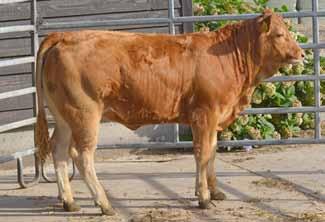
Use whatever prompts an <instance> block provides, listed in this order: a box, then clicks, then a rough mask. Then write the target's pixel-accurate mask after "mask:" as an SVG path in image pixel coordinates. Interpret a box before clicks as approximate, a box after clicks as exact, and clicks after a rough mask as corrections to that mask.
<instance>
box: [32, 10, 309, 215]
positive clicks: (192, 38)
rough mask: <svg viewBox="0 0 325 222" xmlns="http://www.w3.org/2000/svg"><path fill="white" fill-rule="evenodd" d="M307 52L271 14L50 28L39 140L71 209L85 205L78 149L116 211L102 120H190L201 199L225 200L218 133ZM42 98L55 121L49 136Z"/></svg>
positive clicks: (40, 86) (89, 178) (40, 66)
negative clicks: (70, 165) (75, 185)
mask: <svg viewBox="0 0 325 222" xmlns="http://www.w3.org/2000/svg"><path fill="white" fill-rule="evenodd" d="M302 57H303V52H302V50H301V48H300V47H299V46H298V45H297V43H296V42H295V41H294V40H293V39H292V37H291V36H290V33H289V32H288V30H287V28H286V25H285V23H284V22H283V19H282V17H280V16H278V15H276V14H274V13H272V12H271V11H265V12H264V13H263V15H262V16H259V17H257V18H255V19H251V20H247V21H244V22H240V23H237V24H232V25H228V26H226V27H224V28H222V29H220V30H218V31H215V32H207V33H192V34H183V35H176V36H172V35H161V34H133V33H122V32H109V31H78V32H62V33H53V34H51V35H49V36H48V37H47V38H46V39H45V40H44V41H43V43H42V45H41V47H40V50H39V53H38V63H37V94H38V108H39V113H38V118H37V131H36V143H37V147H38V151H39V154H40V156H41V157H42V158H43V160H44V159H45V158H46V156H47V155H48V154H49V153H50V152H52V155H53V159H54V164H55V171H56V176H57V183H58V188H59V196H60V198H61V199H62V200H63V203H64V208H65V209H66V210H67V211H75V210H78V209H79V207H78V205H76V204H75V202H74V200H73V197H72V193H71V188H70V184H69V180H68V173H67V161H68V158H69V154H70V156H71V157H72V158H73V160H74V162H75V163H76V165H77V167H78V169H79V172H80V174H81V176H82V177H83V178H84V180H85V182H86V183H87V185H88V187H89V189H90V191H91V193H92V195H93V197H94V199H95V202H96V204H98V205H99V206H100V207H101V209H102V213H103V214H107V215H111V214H113V213H114V211H113V208H112V207H111V205H110V203H109V201H108V199H107V197H106V194H105V191H104V189H103V187H102V186H101V184H100V183H99V181H98V179H97V176H96V172H95V169H94V152H95V149H96V144H97V136H98V128H99V124H100V121H101V120H102V119H108V120H110V121H116V122H119V123H122V124H124V125H125V126H127V127H129V128H131V129H136V128H137V127H139V126H142V125H145V124H157V123H167V122H168V123H182V124H188V125H190V126H191V128H192V132H193V144H194V155H195V159H196V166H197V178H196V194H197V195H198V196H199V205H200V207H201V208H207V207H208V205H209V201H210V199H214V200H215V199H224V198H225V195H224V194H223V193H222V192H220V191H219V190H218V189H217V187H216V176H215V169H214V159H215V148H214V147H215V145H216V131H220V130H222V129H224V128H225V127H227V126H228V125H229V124H230V123H232V122H233V120H234V119H235V118H236V117H237V115H238V114H239V112H240V111H242V110H243V109H244V107H245V106H246V105H248V104H249V103H250V96H251V94H252V92H253V90H254V88H255V87H256V86H257V84H258V83H259V82H261V80H263V79H265V78H267V77H270V76H271V75H273V74H274V73H275V72H276V71H277V70H278V68H279V67H280V66H282V65H284V64H288V63H296V62H298V61H299V60H301V59H302ZM44 95H45V99H46V101H47V104H48V106H49V109H50V111H51V113H52V114H53V116H54V118H55V121H56V126H55V130H54V133H53V135H52V137H51V139H50V140H49V136H48V128H47V122H46V118H45V112H44V105H43V96H44Z"/></svg>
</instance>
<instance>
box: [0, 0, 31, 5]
mask: <svg viewBox="0 0 325 222" xmlns="http://www.w3.org/2000/svg"><path fill="white" fill-rule="evenodd" d="M29 1H31V0H0V5H4V4H13V3H21V2H29Z"/></svg>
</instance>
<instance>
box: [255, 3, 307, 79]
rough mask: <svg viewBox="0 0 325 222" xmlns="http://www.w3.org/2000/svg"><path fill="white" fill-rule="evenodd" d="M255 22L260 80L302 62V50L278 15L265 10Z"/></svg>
mask: <svg viewBox="0 0 325 222" xmlns="http://www.w3.org/2000/svg"><path fill="white" fill-rule="evenodd" d="M255 22H256V23H257V24H256V26H257V27H258V28H257V32H258V36H259V37H258V40H257V46H258V51H259V53H258V56H259V57H260V58H259V59H260V65H261V67H260V68H261V70H260V72H259V78H260V79H264V78H268V77H270V76H272V75H273V74H274V73H276V72H277V70H278V69H279V68H280V67H281V66H284V65H286V64H294V63H299V62H301V61H302V60H303V58H304V52H303V50H302V49H301V48H300V47H299V45H298V44H297V42H296V41H295V40H294V39H293V37H292V36H291V34H290V32H289V30H288V27H287V25H286V24H285V22H284V20H283V18H282V17H281V16H280V15H277V14H275V13H274V12H272V11H271V10H268V9H267V10H265V11H264V13H263V15H261V16H260V17H258V18H256V20H255Z"/></svg>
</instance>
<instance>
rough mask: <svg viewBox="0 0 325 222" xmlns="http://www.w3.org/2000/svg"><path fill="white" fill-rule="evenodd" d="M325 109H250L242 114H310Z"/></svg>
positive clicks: (305, 107) (308, 107) (312, 107)
mask: <svg viewBox="0 0 325 222" xmlns="http://www.w3.org/2000/svg"><path fill="white" fill-rule="evenodd" d="M324 111H325V107H324V106H322V107H319V108H317V107H314V106H304V107H272V108H248V109H245V110H244V111H243V112H241V113H240V114H242V115H243V114H281V113H308V112H324Z"/></svg>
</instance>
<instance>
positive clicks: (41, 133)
mask: <svg viewBox="0 0 325 222" xmlns="http://www.w3.org/2000/svg"><path fill="white" fill-rule="evenodd" d="M60 39H61V35H60V33H54V34H52V35H49V36H48V37H47V38H46V39H45V40H44V41H43V42H42V44H41V46H40V48H39V50H38V53H37V61H36V93H37V118H36V126H35V132H34V137H35V145H36V148H37V150H36V154H37V156H38V157H39V158H40V160H41V161H42V162H45V160H46V158H47V157H48V156H49V155H50V153H51V146H50V141H49V132H48V123H47V120H46V113H45V107H44V90H43V86H42V79H43V78H42V72H43V64H44V60H45V58H46V54H47V52H48V51H49V50H50V49H51V48H52V47H53V46H55V45H56V44H57V43H58V42H59V41H60Z"/></svg>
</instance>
